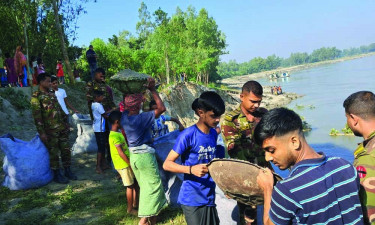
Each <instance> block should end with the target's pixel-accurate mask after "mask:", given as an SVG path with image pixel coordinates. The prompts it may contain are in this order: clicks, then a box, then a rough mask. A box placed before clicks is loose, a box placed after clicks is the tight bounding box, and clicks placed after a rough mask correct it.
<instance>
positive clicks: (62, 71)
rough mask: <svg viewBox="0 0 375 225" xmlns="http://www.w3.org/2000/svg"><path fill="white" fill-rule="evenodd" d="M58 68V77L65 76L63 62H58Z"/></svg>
mask: <svg viewBox="0 0 375 225" xmlns="http://www.w3.org/2000/svg"><path fill="white" fill-rule="evenodd" d="M56 70H57V76H58V77H63V76H64V70H63V65H62V64H61V63H57V66H56Z"/></svg>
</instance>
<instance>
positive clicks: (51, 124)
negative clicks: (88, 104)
mask: <svg viewBox="0 0 375 225" xmlns="http://www.w3.org/2000/svg"><path fill="white" fill-rule="evenodd" d="M37 81H38V84H39V90H37V91H35V92H34V93H33V95H32V97H31V110H32V113H33V117H34V122H35V126H36V129H37V131H38V133H39V136H40V139H41V140H42V141H43V143H44V144H45V145H46V147H47V149H48V151H49V158H50V166H51V169H52V170H53V172H54V178H53V180H54V181H55V182H57V183H63V184H66V183H68V182H69V180H68V179H67V178H69V179H71V180H76V179H77V177H76V176H75V175H74V174H73V173H72V171H71V170H70V165H71V153H70V147H69V143H68V140H69V125H68V123H67V117H66V114H65V113H64V111H63V110H62V108H61V106H60V104H59V102H58V101H57V97H56V95H55V94H54V93H53V92H52V91H51V76H49V75H47V74H45V73H41V74H39V75H38V77H37ZM59 154H61V161H62V164H63V167H64V170H65V176H66V177H64V176H62V174H61V173H60V169H59V168H60V166H59Z"/></svg>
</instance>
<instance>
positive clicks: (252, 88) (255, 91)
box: [240, 80, 263, 113]
mask: <svg viewBox="0 0 375 225" xmlns="http://www.w3.org/2000/svg"><path fill="white" fill-rule="evenodd" d="M262 95H263V87H262V85H260V84H259V83H258V82H256V81H255V80H251V81H248V82H246V83H245V84H244V85H243V86H242V92H241V94H240V99H241V107H242V108H243V109H245V110H246V111H247V112H249V113H253V112H255V111H256V110H257V109H258V108H259V106H260V103H261V102H262Z"/></svg>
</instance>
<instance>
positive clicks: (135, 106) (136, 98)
mask: <svg viewBox="0 0 375 225" xmlns="http://www.w3.org/2000/svg"><path fill="white" fill-rule="evenodd" d="M143 101H144V97H143V94H141V93H137V94H128V95H125V97H124V107H125V110H126V111H129V112H132V113H135V114H137V113H139V111H140V110H141V108H142V105H143Z"/></svg>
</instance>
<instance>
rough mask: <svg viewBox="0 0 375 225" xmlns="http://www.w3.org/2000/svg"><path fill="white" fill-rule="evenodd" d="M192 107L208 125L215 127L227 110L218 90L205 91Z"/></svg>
mask: <svg viewBox="0 0 375 225" xmlns="http://www.w3.org/2000/svg"><path fill="white" fill-rule="evenodd" d="M191 108H192V109H193V110H194V112H195V113H196V114H197V115H198V116H199V120H201V121H202V122H203V123H204V124H205V125H206V126H208V127H212V128H215V127H216V126H217V125H218V124H219V122H220V117H221V115H222V114H223V113H224V112H225V104H224V101H223V99H222V98H221V97H220V95H218V94H217V93H216V92H213V91H205V92H203V93H202V94H201V95H200V96H199V98H197V99H195V100H194V102H193V104H192V106H191Z"/></svg>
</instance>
